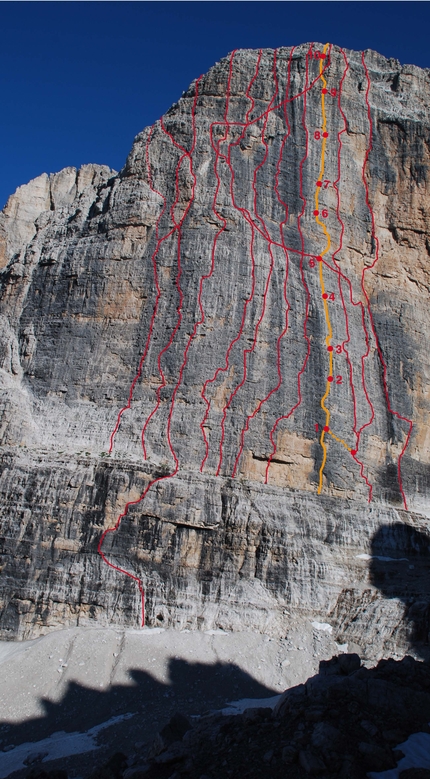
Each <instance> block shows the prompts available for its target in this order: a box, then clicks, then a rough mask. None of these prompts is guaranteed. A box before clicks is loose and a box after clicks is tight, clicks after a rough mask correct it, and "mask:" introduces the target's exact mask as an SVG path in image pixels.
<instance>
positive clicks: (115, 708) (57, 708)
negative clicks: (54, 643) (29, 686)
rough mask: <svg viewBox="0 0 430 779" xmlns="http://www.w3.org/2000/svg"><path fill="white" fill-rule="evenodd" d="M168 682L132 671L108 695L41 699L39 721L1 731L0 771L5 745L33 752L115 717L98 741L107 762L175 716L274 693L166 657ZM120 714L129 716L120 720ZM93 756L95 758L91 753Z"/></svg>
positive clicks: (72, 693) (72, 691)
mask: <svg viewBox="0 0 430 779" xmlns="http://www.w3.org/2000/svg"><path fill="white" fill-rule="evenodd" d="M167 677H168V679H167V681H166V682H165V683H164V682H160V681H159V680H158V679H156V678H154V677H153V676H152V675H151V674H150V673H148V672H146V671H142V670H140V669H131V670H130V671H129V678H130V683H129V684H112V685H111V686H110V687H109V688H108V689H107V690H98V689H94V688H91V687H86V686H84V685H82V684H80V683H77V682H76V681H70V682H69V684H68V686H67V689H66V692H65V694H64V696H63V697H62V699H61V700H59V701H58V702H54V701H52V700H47V699H42V700H41V705H42V707H43V709H44V714H43V715H42V716H40V717H35V718H32V719H27V720H25V721H23V722H22V723H17V724H8V723H5V724H4V725H3V726H2V727H0V739H1V743H2V746H0V769H1V755H2V752H1V749H2V747H4V746H6V745H14V746H15V747H18V746H19V745H20V744H26V743H29V742H31V743H32V744H33V743H34V744H35V747H36V749H37V742H39V741H41V740H43V739H45V738H48V737H49V736H51V735H52V734H53V733H57V732H58V731H65V732H66V733H74V732H86V731H88V730H90V729H91V728H93V727H95V726H97V725H99V724H101V723H106V722H107V721H108V720H110V719H111V718H113V717H118V724H116V723H113V724H112V725H111V726H110V727H108V728H107V729H105V730H104V731H102V732H100V733H99V735H98V736H97V741H98V743H101V744H103V749H102V750H100V753H102V754H103V760H106V758H107V757H109V754H110V753H114V752H117V751H118V750H121V749H123V751H126V753H129V752H130V748H132V745H133V743H134V742H136V741H137V742H143V743H146V744H148V745H149V744H150V743H151V742H152V741H153V739H154V738H155V736H156V734H157V733H158V732H159V730H160V729H161V727H162V726H163V725H165V723H166V721H167V720H169V718H170V717H172V715H174V714H175V713H176V712H178V711H179V712H181V713H183V714H185V715H187V716H191V715H201V714H204V713H206V712H208V711H212V710H218V709H221V708H223V707H225V706H226V704H227V702H229V701H231V700H240V699H243V698H254V699H255V698H256V699H261V698H263V699H264V698H270V697H273V696H274V695H276V694H277V691H276V690H273V689H270V688H269V687H266V686H265V685H264V684H261V683H260V682H258V681H257V680H256V679H254V678H253V677H252V676H250V675H249V674H248V673H246V672H245V671H243V670H242V669H241V668H240V667H239V666H237V665H235V664H234V663H222V662H217V663H215V664H205V663H200V662H195V663H190V662H188V661H186V660H184V659H181V658H171V659H170V661H169V663H168V674H167ZM122 715H133V717H131V718H128V719H127V720H126V721H124V720H123V721H121V717H122ZM35 742H36V743H35ZM33 751H34V750H33ZM92 755H93V756H94V757H95V758H97V754H96V753H95V752H94V753H92Z"/></svg>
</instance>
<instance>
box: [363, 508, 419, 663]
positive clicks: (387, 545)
mask: <svg viewBox="0 0 430 779" xmlns="http://www.w3.org/2000/svg"><path fill="white" fill-rule="evenodd" d="M371 548H372V554H371V561H370V569H369V572H370V580H371V582H372V584H373V585H374V586H375V587H377V588H378V590H380V592H381V593H382V594H383V595H384V596H385V597H386V598H389V599H392V598H396V599H399V600H401V601H402V602H403V603H404V615H403V620H404V623H405V625H404V627H405V631H406V636H407V639H408V641H409V643H410V646H411V648H413V649H414V651H415V652H416V653H417V654H418V655H419V656H420V657H422V658H423V659H426V660H429V633H430V534H427V533H425V532H423V531H422V530H417V529H416V528H414V527H412V526H411V525H406V524H404V523H402V522H396V523H394V524H392V525H382V526H381V527H380V528H379V529H378V530H377V532H376V533H375V535H374V536H373V538H372V547H371Z"/></svg>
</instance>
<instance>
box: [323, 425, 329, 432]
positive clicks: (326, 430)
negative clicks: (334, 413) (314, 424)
mask: <svg viewBox="0 0 430 779" xmlns="http://www.w3.org/2000/svg"><path fill="white" fill-rule="evenodd" d="M323 430H324V433H329V432H330V428H329V426H328V425H325V426H324V428H323Z"/></svg>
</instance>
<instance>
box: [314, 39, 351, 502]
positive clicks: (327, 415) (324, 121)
mask: <svg viewBox="0 0 430 779" xmlns="http://www.w3.org/2000/svg"><path fill="white" fill-rule="evenodd" d="M328 47H329V44H328V43H326V44H325V46H324V49H323V52H324V54H326V53H327V49H328ZM320 76H321V81H322V89H326V88H327V81H326V79H325V78H324V73H323V60H322V59H320ZM321 113H322V133H323V134H322V146H321V166H320V173H319V181H323V178H324V169H325V150H326V143H327V138H326V137H324V133H325V132H327V116H326V112H325V94H324V92H321ZM320 190H321V187H318V186H317V187H316V190H315V210H316V211H318V210H319V194H320ZM315 221H316V223H317V224H318V225H319V226H320V227H322V229H323V232H324V235H325V237H326V239H327V244H326V247H325V249H324V250H323V251H322V252H321V254H320V257H324V255H325V254H327V252H328V251H330V245H331V239H330V233H329V232H328V230H327V227H326V225H325V224H324V222H321V220H320V219H319V216H318V215H317V216H316V217H315ZM319 278H320V285H321V295H324V293H325V287H324V274H323V264H322V262H320V263H319ZM323 305H324V315H325V320H326V325H327V336H326V339H325V343H326V346H327V347H329V346H330V345H331V344H330V341H331V340H332V337H333V330H332V326H331V321H330V314H329V308H328V302H327V299H325V298H323ZM328 355H329V373H328V375H329V376H330V377H333V351H329V352H328ZM331 384H332V382H331V381H328V380H327V383H326V390H325V393H324V395H323V396H322V398H321V408H322V409H323V411H324V413H325V426H324V427H327V428H329V429H328V431H327V434H328V435H330V436H331V437H332V438H334V440H335V441H338V442H339V443H340V444H342V446H344V447H345V449H347V450H348V452H351V451H352V450H351V447H350V446H348V444H347V443H345V441H344V440H343V438H339V437H338V436H337V435H335V434H334V433H333V431H332V430H330V411H329V409H328V408H327V407H326V405H325V401H326V400H327V398H328V396H329V394H330V387H331ZM325 434H326V431H325V430H324V429H323V430H322V432H321V438H320V443H321V447H322V450H323V459H322V463H321V468H320V471H319V484H318V495H319V494H320V493H321V490H322V486H323V473H324V467H325V464H326V461H327V447H326V444H325V441H324V438H325Z"/></svg>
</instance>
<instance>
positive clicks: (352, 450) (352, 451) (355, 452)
mask: <svg viewBox="0 0 430 779" xmlns="http://www.w3.org/2000/svg"><path fill="white" fill-rule="evenodd" d="M351 454H352V456H353V457H355V455H356V454H357V450H356V449H351Z"/></svg>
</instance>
